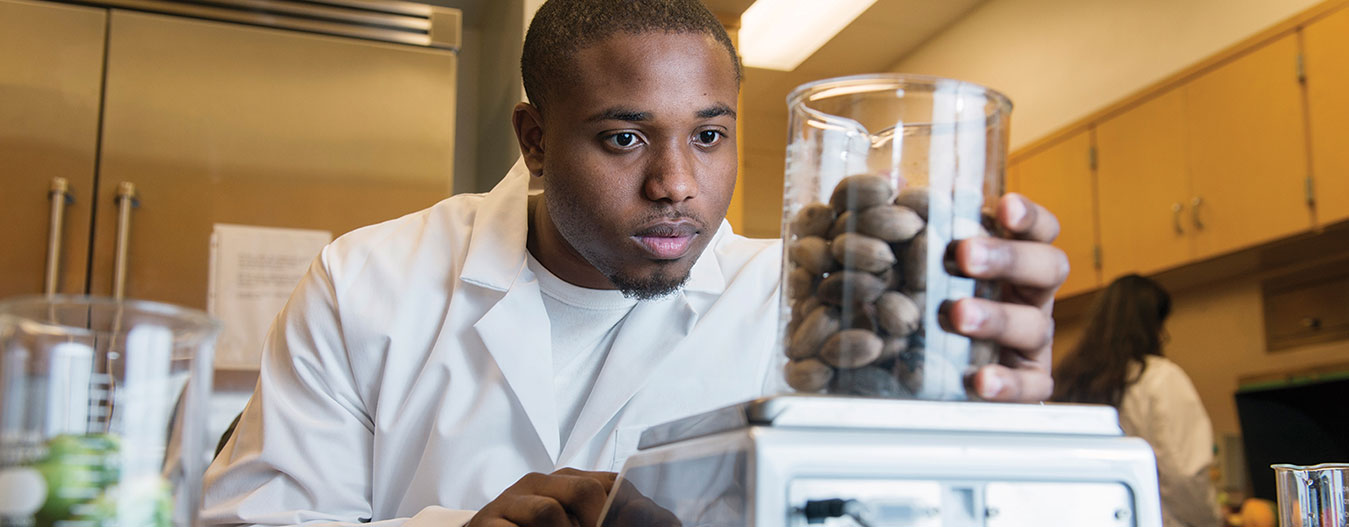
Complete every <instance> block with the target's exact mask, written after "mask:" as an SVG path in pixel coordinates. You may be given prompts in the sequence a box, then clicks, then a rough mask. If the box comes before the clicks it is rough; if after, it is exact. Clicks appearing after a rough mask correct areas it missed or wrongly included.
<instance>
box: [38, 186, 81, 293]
mask: <svg viewBox="0 0 1349 527" xmlns="http://www.w3.org/2000/svg"><path fill="white" fill-rule="evenodd" d="M47 199H49V200H51V205H52V206H51V221H50V224H49V227H48V228H49V229H50V230H49V231H47V274H46V276H45V277H44V279H43V281H42V293H43V294H45V295H54V294H56V283H57V282H58V281H60V279H61V234H62V232H63V231H64V230H65V218H66V205H69V204H71V203H74V202H75V198H74V196H72V195H71V194H70V185H69V183H68V182H67V181H66V178H63V177H54V178H52V186H51V191H49V192H48V193H47Z"/></svg>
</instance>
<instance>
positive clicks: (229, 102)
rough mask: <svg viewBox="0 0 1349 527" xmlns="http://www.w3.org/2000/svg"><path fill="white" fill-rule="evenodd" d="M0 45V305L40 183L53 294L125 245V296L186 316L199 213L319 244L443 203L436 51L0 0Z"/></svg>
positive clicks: (28, 253) (449, 168)
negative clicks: (54, 236) (0, 193)
mask: <svg viewBox="0 0 1349 527" xmlns="http://www.w3.org/2000/svg"><path fill="white" fill-rule="evenodd" d="M33 13H39V14H33ZM42 13H46V15H42ZM20 15H22V16H20ZM48 15H49V16H48ZM41 16H46V17H47V18H51V19H54V21H43V20H39V18H40V17H41ZM44 20H45V19H44ZM44 24H45V25H44ZM105 28H106V35H105ZM105 41H106V43H107V45H106V57H105V52H104V42H105ZM0 49H4V50H6V51H8V50H12V49H22V50H24V52H23V53H3V54H0V93H3V94H4V96H3V97H0V175H3V181H4V182H5V183H6V185H7V188H6V189H5V191H4V195H5V197H6V198H10V196H14V198H13V199H7V200H6V201H10V202H14V203H18V202H20V201H22V202H23V205H22V206H21V207H4V208H0V215H3V216H0V218H2V219H3V220H4V221H5V224H6V228H5V229H4V231H5V232H4V234H3V236H4V239H3V242H4V250H3V251H0V254H3V255H5V256H4V257H5V260H4V261H3V262H2V263H3V266H0V296H8V295H12V294H19V293H39V292H41V288H42V274H41V269H42V267H43V266H44V258H43V256H44V253H45V246H46V231H47V228H46V225H47V223H46V218H47V216H48V212H47V210H48V209H47V201H46V200H45V193H46V188H47V185H49V183H48V182H49V180H50V179H51V178H52V177H54V176H57V175H60V176H62V177H66V178H67V179H69V180H70V181H71V186H72V188H73V189H74V190H75V204H74V205H72V206H71V208H70V209H69V210H67V211H66V215H65V220H66V221H65V224H66V230H65V238H66V241H67V247H68V250H67V251H66V254H65V255H64V256H63V260H64V262H65V263H66V274H67V279H66V280H65V282H64V283H63V284H62V286H63V287H62V291H64V292H70V293H86V292H87V293H91V294H94V295H112V294H113V293H114V283H115V282H116V276H115V275H116V274H117V271H118V265H117V264H116V260H117V258H116V254H117V252H118V251H117V248H118V243H119V242H118V239H125V240H126V247H127V251H126V254H127V258H126V265H125V267H124V269H125V275H124V276H125V284H126V287H125V296H126V297H128V298H139V299H148V300H157V301H163V302H170V303H174V304H179V305H183V306H189V307H195V308H204V307H205V305H206V296H207V282H208V275H209V263H208V262H209V253H210V236H211V232H212V229H213V227H214V224H216V223H233V224H245V225H261V226H274V227H289V228H308V229H322V230H327V231H330V232H332V233H333V235H334V236H337V235H341V234H342V233H344V232H346V231H349V230H351V229H354V228H356V227H360V226H362V225H368V224H371V223H376V222H379V221H383V220H386V219H391V218H394V217H397V216H399V215H402V214H405V213H408V212H412V211H415V210H418V209H421V208H424V207H426V206H429V205H431V204H433V203H435V202H436V201H438V200H440V199H443V198H445V197H447V196H449V195H450V191H451V181H452V178H453V161H454V156H453V148H454V146H453V145H454V120H455V119H454V113H455V76H456V67H457V64H456V62H457V58H456V56H455V54H454V53H453V52H451V51H447V50H438V49H430V48H422V47H416V46H408V45H397V44H386V43H378V42H371V41H365V40H357V39H347V38H340V37H330V36H321V35H314V34H309V33H301V32H296V31H288V30H281V29H271V28H260V27H251V26H242V25H236V24H228V23H221V22H209V21H202V20H192V19H184V18H177V17H171V16H163V15H152V14H144V13H135V12H128V11H121V10H115V9H114V10H111V11H108V10H102V9H90V8H72V7H67V6H61V5H46V4H28V3H25V2H23V0H0ZM105 65H106V70H105ZM12 79H17V81H14V80H12ZM10 85H18V86H20V87H21V89H22V90H23V91H22V92H18V93H10V92H9V91H4V90H8V88H9V86H10ZM100 101H101V102H100ZM100 105H101V106H100ZM100 113H101V123H100ZM100 126H101V128H100ZM95 151H98V155H97V156H95V154H94V153H95ZM15 176H18V177H15ZM124 183H126V184H131V185H134V187H135V191H136V198H137V199H136V203H138V206H137V207H136V208H135V209H134V210H129V214H128V215H127V216H126V217H127V219H129V222H127V223H121V222H119V216H120V215H119V207H120V203H121V202H119V201H118V199H117V198H116V196H118V195H119V191H120V189H122V188H125V187H124V186H123V184H124ZM11 191H13V194H11ZM20 197H22V199H19V198H20ZM91 209H92V212H91ZM11 226H18V228H13V227H11ZM85 262H89V264H88V266H87V269H86V265H85ZM86 277H87V278H86Z"/></svg>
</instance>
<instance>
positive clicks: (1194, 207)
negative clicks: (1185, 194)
mask: <svg viewBox="0 0 1349 527" xmlns="http://www.w3.org/2000/svg"><path fill="white" fill-rule="evenodd" d="M1203 203H1204V198H1201V197H1198V196H1195V198H1194V199H1193V200H1191V201H1190V205H1191V208H1190V220H1191V221H1192V222H1194V228H1195V229H1199V230H1203V228H1204V222H1203V221H1200V220H1199V206H1200V205H1202V204H1203Z"/></svg>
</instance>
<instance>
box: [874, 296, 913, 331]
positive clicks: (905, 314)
mask: <svg viewBox="0 0 1349 527" xmlns="http://www.w3.org/2000/svg"><path fill="white" fill-rule="evenodd" d="M876 323H877V324H879V325H880V326H881V329H884V330H885V332H886V333H888V334H889V335H890V336H892V337H907V336H909V335H910V334H912V333H913V332H914V331H917V330H918V326H919V325H921V324H922V323H923V309H922V308H920V307H918V304H917V303H915V302H914V301H913V299H910V298H909V297H907V296H905V295H904V294H903V293H899V292H895V291H886V292H885V293H884V294H882V295H881V297H880V298H879V299H877V300H876Z"/></svg>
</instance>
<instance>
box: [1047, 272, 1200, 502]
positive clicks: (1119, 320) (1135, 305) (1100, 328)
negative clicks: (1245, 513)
mask: <svg viewBox="0 0 1349 527" xmlns="http://www.w3.org/2000/svg"><path fill="white" fill-rule="evenodd" d="M1170 313H1171V296H1170V295H1169V294H1167V292H1166V290H1165V289H1162V287H1161V286H1159V285H1157V283H1156V282H1153V281H1152V280H1149V279H1147V278H1143V277H1141V276H1138V275H1127V276H1123V277H1120V278H1119V279H1117V280H1115V281H1114V282H1112V283H1111V284H1110V286H1109V287H1107V288H1106V289H1105V292H1104V293H1102V295H1101V297H1100V298H1099V299H1097V301H1096V303H1095V305H1093V306H1092V311H1091V318H1090V320H1088V322H1087V328H1086V331H1085V333H1084V334H1083V337H1082V340H1081V341H1080V342H1078V343H1077V346H1076V347H1075V348H1074V349H1073V352H1072V353H1071V354H1069V355H1068V356H1066V357H1064V359H1063V362H1062V363H1061V364H1059V365H1058V366H1057V367H1055V369H1054V400H1055V401H1061V402H1074V403H1092V404H1108V405H1110V406H1114V407H1115V408H1116V409H1118V410H1119V421H1120V427H1121V428H1123V429H1124V433H1125V434H1128V435H1131V436H1136V437H1141V438H1143V439H1145V440H1147V442H1148V444H1149V445H1151V446H1152V450H1153V451H1154V452H1155V453H1156V455H1157V475H1158V483H1159V486H1160V489H1161V496H1162V520H1163V523H1164V525H1166V527H1182V526H1185V527H1216V526H1217V525H1220V521H1219V518H1218V511H1217V500H1216V499H1215V497H1214V491H1213V486H1212V485H1211V484H1210V482H1209V467H1210V466H1211V465H1212V463H1213V430H1212V428H1211V425H1210V424H1209V418H1208V413H1207V412H1205V411H1204V406H1203V404H1202V403H1201V402H1200V401H1199V394H1198V393H1196V392H1195V389H1194V385H1193V384H1191V383H1190V378H1189V377H1188V376H1186V375H1185V372H1184V371H1182V370H1181V369H1180V366H1177V365H1176V363H1174V362H1171V361H1170V360H1167V359H1166V358H1165V357H1163V356H1162V338H1163V337H1162V335H1163V328H1162V324H1163V323H1164V322H1165V321H1166V317H1167V315H1169V314H1170Z"/></svg>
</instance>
